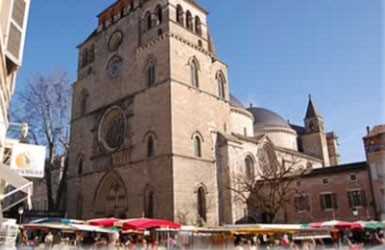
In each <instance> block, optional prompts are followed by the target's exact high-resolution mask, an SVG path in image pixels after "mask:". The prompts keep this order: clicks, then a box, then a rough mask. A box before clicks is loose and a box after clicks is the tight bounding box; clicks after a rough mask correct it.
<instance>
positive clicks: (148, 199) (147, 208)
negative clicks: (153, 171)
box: [143, 185, 154, 218]
mask: <svg viewBox="0 0 385 250" xmlns="http://www.w3.org/2000/svg"><path fill="white" fill-rule="evenodd" d="M143 205H144V217H146V218H154V191H153V190H152V188H151V187H150V186H149V185H146V187H145V190H144V204H143Z"/></svg>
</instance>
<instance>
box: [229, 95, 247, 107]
mask: <svg viewBox="0 0 385 250" xmlns="http://www.w3.org/2000/svg"><path fill="white" fill-rule="evenodd" d="M230 105H231V106H233V107H236V108H241V109H245V107H244V106H243V105H242V103H241V102H240V101H239V100H238V99H237V98H236V97H235V96H233V95H232V94H230Z"/></svg>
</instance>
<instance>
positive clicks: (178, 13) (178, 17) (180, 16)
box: [176, 4, 183, 25]
mask: <svg viewBox="0 0 385 250" xmlns="http://www.w3.org/2000/svg"><path fill="white" fill-rule="evenodd" d="M176 22H177V23H179V24H181V25H183V9H182V6H180V5H179V4H178V6H177V7H176Z"/></svg>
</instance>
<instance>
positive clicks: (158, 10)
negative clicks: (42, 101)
mask: <svg viewBox="0 0 385 250" xmlns="http://www.w3.org/2000/svg"><path fill="white" fill-rule="evenodd" d="M155 13H156V20H157V24H158V25H159V24H161V23H162V21H163V13H162V7H161V6H160V5H158V6H156V9H155Z"/></svg>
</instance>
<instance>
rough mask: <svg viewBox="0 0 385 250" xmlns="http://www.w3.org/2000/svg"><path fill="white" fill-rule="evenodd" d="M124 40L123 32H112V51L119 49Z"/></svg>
mask: <svg viewBox="0 0 385 250" xmlns="http://www.w3.org/2000/svg"><path fill="white" fill-rule="evenodd" d="M122 41H123V33H122V32H121V31H120V30H118V31H115V32H114V33H112V35H111V37H110V40H109V41H108V49H109V50H110V51H115V50H117V49H118V48H119V47H120V45H121V44H122Z"/></svg>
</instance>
